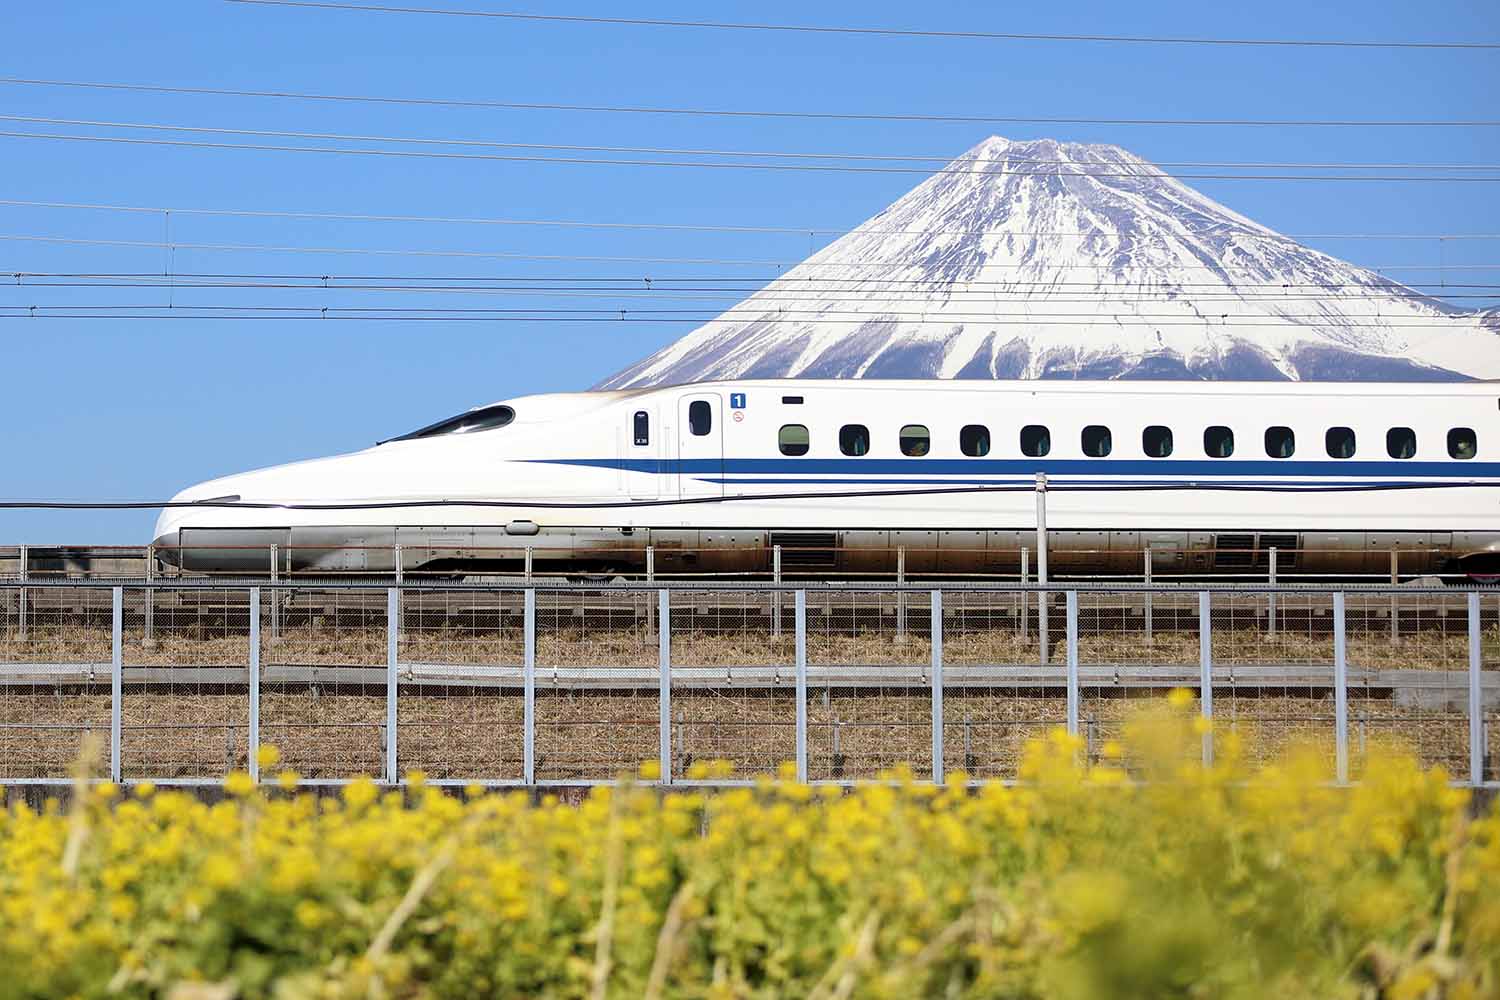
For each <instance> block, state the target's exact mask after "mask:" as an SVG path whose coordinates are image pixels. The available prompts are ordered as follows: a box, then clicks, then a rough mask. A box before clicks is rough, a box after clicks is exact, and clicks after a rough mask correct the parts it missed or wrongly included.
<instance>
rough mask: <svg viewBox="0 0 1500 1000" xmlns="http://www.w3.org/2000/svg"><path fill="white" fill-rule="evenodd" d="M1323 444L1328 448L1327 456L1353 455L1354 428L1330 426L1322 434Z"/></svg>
mask: <svg viewBox="0 0 1500 1000" xmlns="http://www.w3.org/2000/svg"><path fill="white" fill-rule="evenodd" d="M1323 444H1324V445H1325V446H1326V447H1327V448H1328V457H1329V458H1353V457H1354V428H1352V427H1330V428H1328V433H1327V434H1324V435H1323Z"/></svg>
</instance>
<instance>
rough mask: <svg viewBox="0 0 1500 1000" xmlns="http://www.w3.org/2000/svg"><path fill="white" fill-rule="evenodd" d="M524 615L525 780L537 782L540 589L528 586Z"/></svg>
mask: <svg viewBox="0 0 1500 1000" xmlns="http://www.w3.org/2000/svg"><path fill="white" fill-rule="evenodd" d="M523 607H524V608H525V610H524V612H523V613H522V618H521V635H522V639H521V649H522V653H521V657H522V659H521V780H522V781H523V782H525V783H526V785H527V786H528V787H529V786H531V785H535V784H536V591H535V590H532V589H530V588H528V589H527V590H526V594H525V603H524V605H523Z"/></svg>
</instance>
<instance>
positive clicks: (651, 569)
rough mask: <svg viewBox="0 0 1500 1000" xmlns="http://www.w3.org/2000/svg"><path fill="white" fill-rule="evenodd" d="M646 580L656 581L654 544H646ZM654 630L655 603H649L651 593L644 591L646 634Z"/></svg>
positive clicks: (649, 581) (648, 581)
mask: <svg viewBox="0 0 1500 1000" xmlns="http://www.w3.org/2000/svg"><path fill="white" fill-rule="evenodd" d="M646 582H647V583H655V582H656V546H654V545H648V546H646ZM655 631H656V605H655V604H653V603H651V594H650V592H649V591H648V592H647V593H646V634H647V635H650V634H651V633H652V632H655Z"/></svg>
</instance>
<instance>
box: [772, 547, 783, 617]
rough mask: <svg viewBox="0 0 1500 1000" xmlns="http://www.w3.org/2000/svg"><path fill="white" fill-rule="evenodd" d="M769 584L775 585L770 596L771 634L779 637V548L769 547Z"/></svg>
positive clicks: (780, 595)
mask: <svg viewBox="0 0 1500 1000" xmlns="http://www.w3.org/2000/svg"><path fill="white" fill-rule="evenodd" d="M771 582H772V583H773V584H775V585H776V588H775V590H774V591H773V592H772V595H771V634H772V635H773V636H776V637H777V638H778V639H779V638H780V637H781V597H782V594H781V546H780V545H773V546H771Z"/></svg>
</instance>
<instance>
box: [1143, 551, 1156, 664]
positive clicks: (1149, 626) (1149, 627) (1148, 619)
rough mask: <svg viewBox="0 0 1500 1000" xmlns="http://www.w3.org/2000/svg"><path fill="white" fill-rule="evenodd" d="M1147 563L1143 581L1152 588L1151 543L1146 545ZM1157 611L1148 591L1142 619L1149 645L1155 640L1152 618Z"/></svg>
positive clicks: (1144, 568)
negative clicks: (1143, 619)
mask: <svg viewBox="0 0 1500 1000" xmlns="http://www.w3.org/2000/svg"><path fill="white" fill-rule="evenodd" d="M1145 562H1146V564H1145V566H1144V567H1142V572H1141V580H1142V581H1143V582H1144V583H1145V584H1146V586H1147V587H1150V586H1151V545H1150V543H1149V542H1148V543H1147V544H1146V560H1145ZM1155 610H1156V609H1155V607H1153V606H1152V602H1151V591H1150V590H1147V591H1146V595H1145V605H1144V607H1143V608H1142V609H1141V612H1142V617H1143V618H1145V622H1144V623H1143V624H1144V625H1145V627H1146V642H1148V643H1149V642H1151V641H1152V639H1153V635H1152V633H1153V631H1154V628H1153V622H1152V617H1153V612H1155Z"/></svg>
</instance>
